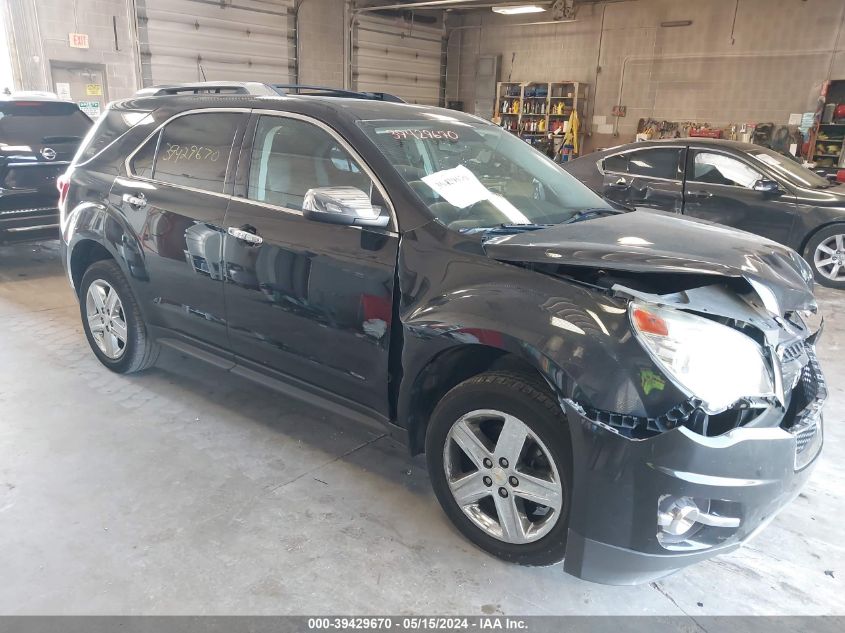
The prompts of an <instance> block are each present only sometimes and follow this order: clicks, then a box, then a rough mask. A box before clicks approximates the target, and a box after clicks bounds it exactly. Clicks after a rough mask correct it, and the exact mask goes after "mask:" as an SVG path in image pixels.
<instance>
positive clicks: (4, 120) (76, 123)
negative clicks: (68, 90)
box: [0, 101, 91, 146]
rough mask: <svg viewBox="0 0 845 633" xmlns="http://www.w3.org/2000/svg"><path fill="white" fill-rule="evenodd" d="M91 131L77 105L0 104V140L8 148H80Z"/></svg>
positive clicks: (50, 103) (44, 102)
mask: <svg viewBox="0 0 845 633" xmlns="http://www.w3.org/2000/svg"><path fill="white" fill-rule="evenodd" d="M90 128H91V119H89V118H88V117H87V116H85V114H83V113H82V111H81V110H80V109H79V108H78V107H77V106H76V104H74V103H68V102H64V101H0V139H2V141H3V143H5V144H6V145H29V146H33V145H34V146H41V145H60V144H62V143H70V144H74V143H75V144H77V145H78V144H79V143H81V142H82V139H83V138H85V135H86V134H87V133H88V130H89V129H90Z"/></svg>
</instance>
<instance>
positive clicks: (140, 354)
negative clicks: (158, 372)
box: [79, 259, 160, 374]
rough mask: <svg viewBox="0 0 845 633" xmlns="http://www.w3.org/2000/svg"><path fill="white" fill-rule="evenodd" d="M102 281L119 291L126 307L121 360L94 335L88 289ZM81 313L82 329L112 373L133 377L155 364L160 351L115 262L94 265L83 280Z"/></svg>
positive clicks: (92, 347)
mask: <svg viewBox="0 0 845 633" xmlns="http://www.w3.org/2000/svg"><path fill="white" fill-rule="evenodd" d="M98 280H102V281H105V282H106V283H108V284H109V285H110V286H111V287H112V289H113V290H115V291H117V295H118V298H119V299H120V302H121V303H122V304H123V314H124V320H125V322H126V334H127V336H126V344H125V348H124V350H123V353H122V354H121V356H120V357H119V358H117V359H112V358H109V357H108V356H106V355H105V354H104V353H103V352H102V351H101V350H100V348H99V346H98V345H97V343H96V342H95V340H94V336H93V334H92V333H91V328H90V325H89V322H88V315H87V313H86V312H87V309H86V304H87V301H86V296H87V294H88V289H89V288H90V286H91V284H93V283H94V282H96V281H98ZM79 309H80V312H81V314H82V327H83V328H84V330H85V337H86V338H87V339H88V344H89V345H90V346H91V350H92V351H93V352H94V355H95V356H96V357H97V359H98V360H99V361H100V362H101V363H102V364H103V365H105V366H106V367H108V368H109V369H110V370H112V371H113V372H115V373H118V374H131V373H134V372H138V371H143V370H144V369H148V368H149V367H151V366H152V365H154V364H155V362H156V360H157V359H158V354H159V350H160V346H159V344H158V343H157V342H156V341H154V340H152V338H151V337H150V336H149V333H148V332H147V328H146V326H145V325H144V319H143V317H142V315H141V310H140V308H139V307H138V301H137V300H136V299H135V296H134V295H133V294H132V290H131V289H130V288H129V283H128V282H127V281H126V278H125V277H124V276H123V272H122V271H121V270H120V266H118V265H117V262H115V261H114V260H110V259H107V260H101V261H98V262H94V263H93V264H92V265H91V266H90V267H89V268H88V270H86V271H85V274H84V275H83V276H82V283H81V284H80V288H79Z"/></svg>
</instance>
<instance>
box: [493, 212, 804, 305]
mask: <svg viewBox="0 0 845 633" xmlns="http://www.w3.org/2000/svg"><path fill="white" fill-rule="evenodd" d="M484 250H485V252H486V253H487V255H488V256H489V257H492V258H494V259H497V260H501V261H508V262H542V263H548V264H558V265H567V266H585V267H590V268H600V269H605V270H625V271H630V272H649V273H660V272H666V273H695V274H709V275H716V276H722V277H743V278H745V279H746V280H748V282H749V283H750V284H751V285H752V286H753V287H754V289H755V290H756V291H757V294H758V295H760V298H761V299H762V300H763V302H764V304H765V305H766V308H767V309H768V310H769V311H770V312H773V313H777V314H782V313H783V312H784V311H787V310H801V309H810V308H814V307H815V305H816V303H815V299H814V298H813V293H812V291H811V290H810V288H809V286H808V285H807V282H806V281H805V275H808V276H809V275H810V272H809V266H807V264H806V262H804V261H803V260H802V259H801V257H800V256H799V255H798V253H796V252H795V251H793V250H792V249H791V248H788V247H786V246H783V245H781V244H778V243H776V242H772V241H770V240H767V239H765V238H762V237H759V236H756V235H752V234H751V233H745V232H744V231H737V230H734V229H730V228H727V227H723V226H719V225H716V224H711V223H708V222H701V221H696V220H690V219H685V218H681V217H678V216H675V215H672V214H665V213H659V212H649V211H633V212H630V213H620V214H618V215H611V216H605V217H601V218H597V219H593V220H587V221H584V222H577V223H574V224H565V225H557V226H553V227H549V228H547V229H542V230H538V231H526V232H523V233H517V234H514V235H504V236H497V237H492V238H490V239H488V240H487V241H485V242H484ZM769 293H770V294H769Z"/></svg>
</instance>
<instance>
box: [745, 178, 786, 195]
mask: <svg viewBox="0 0 845 633" xmlns="http://www.w3.org/2000/svg"><path fill="white" fill-rule="evenodd" d="M752 189H754V191H759V192H761V193H768V194H776V193H781V189H780V185H778V183H776V182H775V181H774V180H767V179H766V178H761V179H760V180H758V181H757V182H755V183H754V185H753V187H752Z"/></svg>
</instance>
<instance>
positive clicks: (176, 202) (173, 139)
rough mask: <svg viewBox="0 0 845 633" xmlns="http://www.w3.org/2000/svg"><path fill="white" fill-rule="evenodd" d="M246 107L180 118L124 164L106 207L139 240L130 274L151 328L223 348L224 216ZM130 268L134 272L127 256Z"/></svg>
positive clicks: (245, 116) (226, 341)
mask: <svg viewBox="0 0 845 633" xmlns="http://www.w3.org/2000/svg"><path fill="white" fill-rule="evenodd" d="M248 113H249V110H248V109H243V110H238V109H234V110H228V109H226V110H224V109H215V110H206V111H198V112H188V113H184V114H181V115H178V116H176V117H174V118H172V119H170V121H169V122H168V123H166V124H165V125H164V126H163V127H162V128H160V129H159V130H158V131H157V132H155V133H154V134H153V135H152V136H151V137H149V138H148V139H147V140H146V141H145V142H144V143H143V144H142V145H141V146H140V147H139V148H138V149H137V150H136V151H135V152H134V153H133V154H131V155H130V156H129V158H128V159H127V176H126V177H125V178H117V179H116V180H115V183H114V185H113V187H112V190H111V193H110V201H111V203H112V205H114V206H116V207H119V208H120V209H121V211H122V215H123V216H124V217H125V218H126V219H127V220H128V221H129V222H130V224H132V227H133V230H134V233H135V234H137V235H138V236H139V237H140V239H141V248H142V249H143V261H137V262H135V263H136V265H137V269H134V270H130V273H131V274H132V276H133V281H134V282H135V283H134V286H135V287H136V288H137V289H138V291H139V294H141V300H142V302H143V303H144V308H145V311H146V313H147V315H148V318H149V319H150V322H151V324H152V325H155V326H158V327H163V328H167V329H168V330H170V331H171V332H176V333H179V334H180V335H182V336H183V337H185V338H187V339H191V340H192V341H193V342H197V341H200V342H203V343H206V344H208V345H209V346H212V347H214V348H227V347H228V340H227V334H226V324H225V314H224V312H225V311H224V309H223V272H222V248H223V233H224V230H223V228H222V227H223V218H224V216H225V214H226V207H227V206H228V204H229V199H230V194H231V187H232V184H231V178H227V176H228V175H229V165H234V163H235V158H236V150H235V149H234V148H235V147H239V144H240V139H241V137H242V135H243V130H244V128H245V126H246V123H247V121H248V119H249V114H248ZM127 259H128V260H129V261H130V268H131V267H132V261H133V260H132V259H131V258H127Z"/></svg>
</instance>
